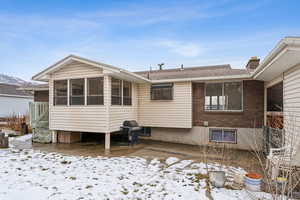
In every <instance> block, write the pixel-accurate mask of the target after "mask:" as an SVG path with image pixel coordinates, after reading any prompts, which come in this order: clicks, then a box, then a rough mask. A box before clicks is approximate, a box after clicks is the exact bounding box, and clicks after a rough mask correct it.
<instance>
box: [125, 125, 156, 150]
mask: <svg viewBox="0 0 300 200" xmlns="http://www.w3.org/2000/svg"><path fill="white" fill-rule="evenodd" d="M121 130H122V133H123V134H126V135H128V142H129V144H131V145H133V144H136V143H137V141H138V138H139V136H150V134H151V129H150V128H147V127H142V126H139V124H138V123H137V122H136V121H135V120H126V121H124V122H123V126H121Z"/></svg>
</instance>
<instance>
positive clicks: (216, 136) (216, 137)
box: [209, 129, 237, 144]
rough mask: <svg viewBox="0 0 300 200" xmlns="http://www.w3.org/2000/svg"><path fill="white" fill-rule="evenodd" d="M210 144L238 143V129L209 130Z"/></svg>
mask: <svg viewBox="0 0 300 200" xmlns="http://www.w3.org/2000/svg"><path fill="white" fill-rule="evenodd" d="M209 141H210V142H224V143H234V144H236V143H237V130H236V129H209Z"/></svg>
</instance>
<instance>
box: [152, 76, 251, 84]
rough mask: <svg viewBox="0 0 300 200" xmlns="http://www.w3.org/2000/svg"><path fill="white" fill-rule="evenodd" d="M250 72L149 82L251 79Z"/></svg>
mask: <svg viewBox="0 0 300 200" xmlns="http://www.w3.org/2000/svg"><path fill="white" fill-rule="evenodd" d="M251 78H252V76H251V74H242V75H231V76H214V77H212V76H209V77H196V78H181V79H162V80H151V83H166V82H185V81H210V80H212V81H213V80H226V79H251Z"/></svg>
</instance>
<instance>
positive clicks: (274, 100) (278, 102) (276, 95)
mask: <svg viewBox="0 0 300 200" xmlns="http://www.w3.org/2000/svg"><path fill="white" fill-rule="evenodd" d="M267 111H271V112H272V111H274V112H282V111H283V82H280V83H278V84H276V85H273V86H271V87H269V88H268V89H267Z"/></svg>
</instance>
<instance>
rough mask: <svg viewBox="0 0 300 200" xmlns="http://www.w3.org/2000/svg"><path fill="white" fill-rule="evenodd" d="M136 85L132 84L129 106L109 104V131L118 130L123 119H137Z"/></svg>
mask: <svg viewBox="0 0 300 200" xmlns="http://www.w3.org/2000/svg"><path fill="white" fill-rule="evenodd" d="M137 107H138V102H137V85H136V84H132V105H131V106H110V112H109V114H110V116H109V119H110V120H109V121H110V131H118V130H120V126H122V124H123V121H125V120H137V111H138V110H137Z"/></svg>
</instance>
